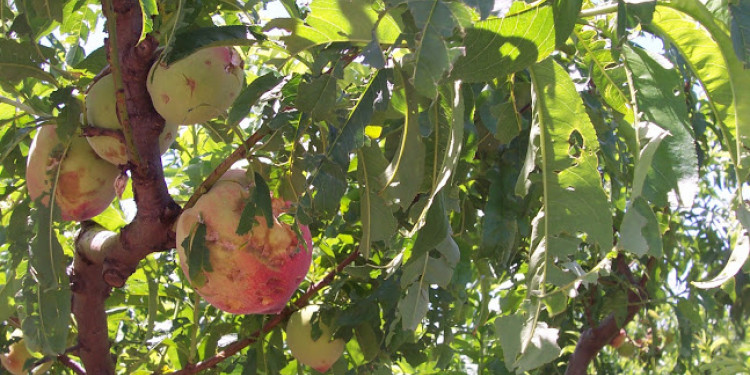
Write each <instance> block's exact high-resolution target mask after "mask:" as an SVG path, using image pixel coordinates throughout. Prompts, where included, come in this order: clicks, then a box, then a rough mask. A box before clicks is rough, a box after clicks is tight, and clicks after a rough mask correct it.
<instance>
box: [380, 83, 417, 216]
mask: <svg viewBox="0 0 750 375" xmlns="http://www.w3.org/2000/svg"><path fill="white" fill-rule="evenodd" d="M400 74H401V75H402V77H403V82H404V87H405V92H406V94H405V95H406V98H407V100H406V105H407V112H406V119H405V123H404V127H403V130H402V132H401V143H400V144H399V146H398V149H397V151H396V155H395V156H394V157H393V160H391V162H390V163H389V164H388V167H387V168H386V169H385V171H384V172H383V174H382V175H381V176H380V178H381V180H382V181H385V182H384V183H383V184H382V185H383V186H384V188H383V189H382V190H381V191H380V192H379V194H385V196H386V197H387V199H389V200H392V201H395V202H396V203H397V204H398V205H400V206H401V207H403V208H407V207H409V205H411V203H412V201H413V200H414V197H415V196H416V195H417V193H418V192H419V189H420V187H421V184H422V176H423V175H424V160H425V146H424V143H422V139H421V136H420V135H419V118H418V116H419V115H418V112H419V105H418V99H417V97H416V92H415V91H414V87H413V86H411V85H410V84H409V83H408V82H406V77H404V76H403V75H404V72H403V71H402V72H400Z"/></svg>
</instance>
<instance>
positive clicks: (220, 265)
mask: <svg viewBox="0 0 750 375" xmlns="http://www.w3.org/2000/svg"><path fill="white" fill-rule="evenodd" d="M251 189H252V187H251V186H250V180H249V179H248V178H247V177H245V171H241V170H230V171H228V172H227V173H226V174H225V175H224V176H222V178H221V179H220V180H219V181H218V182H217V183H216V184H215V185H214V186H213V187H212V188H211V190H209V191H208V193H206V194H204V195H203V196H201V197H200V199H198V201H197V202H196V204H195V206H193V207H192V208H189V209H187V210H185V211H184V212H183V213H182V215H181V216H180V218H179V219H178V221H177V225H176V234H177V238H176V240H177V251H178V253H179V255H180V266H181V267H182V270H183V272H184V273H185V275H189V268H188V265H187V257H186V255H185V249H184V248H183V247H182V243H183V241H184V240H185V238H186V237H187V236H188V235H192V233H193V232H194V230H195V228H196V227H197V224H198V223H201V222H202V223H203V224H205V225H206V247H207V248H208V249H209V251H210V256H209V259H210V262H211V267H212V271H211V272H204V275H205V277H206V282H205V283H204V284H203V285H201V286H199V287H195V285H194V287H195V289H196V291H197V292H198V293H199V294H200V295H201V296H202V297H203V298H205V299H206V301H208V302H209V303H210V304H211V305H213V306H215V307H217V308H218V309H221V310H223V311H226V312H229V313H233V314H271V313H278V312H280V311H281V310H282V309H283V308H284V306H285V305H286V303H287V302H288V301H289V299H290V298H291V296H292V294H293V293H294V291H295V290H296V289H297V287H299V285H300V283H301V282H302V280H304V278H305V275H307V272H308V270H309V268H310V263H311V261H312V237H311V235H310V230H309V229H308V228H307V227H306V226H304V225H300V226H299V229H300V232H301V233H302V236H303V238H304V240H305V243H299V241H298V237H297V235H296V234H295V232H294V230H293V229H292V228H291V227H290V226H289V225H288V224H285V223H281V222H279V221H278V220H277V219H276V218H277V217H278V216H279V215H280V214H281V213H283V212H284V211H286V210H287V209H288V204H286V203H284V202H283V201H281V200H280V199H273V200H272V204H273V212H274V222H273V226H272V227H271V228H268V226H267V224H266V220H265V219H264V218H262V217H256V218H255V220H256V223H255V225H254V226H253V228H252V229H251V230H250V231H249V232H248V233H246V234H244V235H238V234H237V233H236V230H237V226H238V224H239V221H240V217H241V215H242V211H243V209H244V208H245V203H246V202H247V200H248V197H249V196H250V193H251Z"/></svg>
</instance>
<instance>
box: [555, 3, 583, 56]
mask: <svg viewBox="0 0 750 375" xmlns="http://www.w3.org/2000/svg"><path fill="white" fill-rule="evenodd" d="M582 5H583V0H555V1H554V2H553V3H552V13H553V14H554V18H555V47H560V46H562V45H564V44H565V42H566V41H567V40H568V37H569V36H570V33H572V32H573V28H574V27H575V24H576V21H577V20H578V13H580V12H581V6H582Z"/></svg>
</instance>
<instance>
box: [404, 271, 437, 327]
mask: <svg viewBox="0 0 750 375" xmlns="http://www.w3.org/2000/svg"><path fill="white" fill-rule="evenodd" d="M429 303H430V299H429V296H428V295H427V285H423V284H421V283H413V284H411V286H410V287H409V289H407V290H406V296H404V298H402V299H401V300H400V301H399V302H398V314H399V316H400V317H401V326H402V327H403V329H404V330H407V331H414V330H415V329H417V327H418V326H419V324H420V323H422V319H424V317H425V316H426V315H427V310H428V308H429Z"/></svg>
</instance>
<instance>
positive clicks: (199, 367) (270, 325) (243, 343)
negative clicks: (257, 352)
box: [172, 250, 359, 375]
mask: <svg viewBox="0 0 750 375" xmlns="http://www.w3.org/2000/svg"><path fill="white" fill-rule="evenodd" d="M358 256H359V250H355V251H353V252H352V253H351V254H349V256H348V257H346V259H344V260H342V261H341V263H339V264H338V265H337V266H336V268H335V269H333V270H331V272H329V273H328V274H327V275H326V276H325V277H324V278H323V279H322V280H320V281H318V282H317V283H315V284H313V285H311V286H310V287H309V288H308V289H307V291H305V293H304V294H303V295H301V296H300V297H299V298H297V300H295V301H294V302H293V303H292V304H291V305H290V306H287V307H286V308H284V310H282V311H281V312H280V313H278V314H276V315H274V317H273V318H271V320H269V321H268V322H267V323H266V324H264V325H263V327H261V329H259V330H257V331H255V332H253V333H252V334H250V336H248V337H246V338H244V339H241V340H238V341H235V342H233V343H231V344H229V345H227V346H226V347H225V348H224V350H222V351H220V352H219V353H217V354H216V355H215V356H213V357H211V358H208V359H206V360H204V361H201V362H198V363H196V364H195V365H192V366H190V367H187V368H184V369H182V370H180V371H177V372H174V373H172V374H173V375H189V374H197V373H200V372H201V371H203V370H207V369H209V368H211V367H214V366H216V365H217V364H219V363H220V362H222V361H224V360H225V359H227V358H229V357H231V356H233V355H235V354H237V353H238V352H239V351H240V350H242V349H244V348H246V347H248V346H250V345H252V344H253V343H254V342H256V341H257V340H258V338H259V337H261V335H263V334H265V333H268V332H270V331H271V330H272V329H274V328H275V327H276V326H278V325H279V324H281V323H283V322H284V321H285V320H287V318H289V316H290V315H291V314H292V313H293V312H294V311H296V310H298V309H300V308H302V307H304V306H305V305H307V303H308V301H309V300H310V298H311V297H312V296H314V295H315V294H316V293H318V292H319V291H320V290H321V289H323V288H324V287H325V286H326V285H328V284H330V283H331V281H333V278H334V277H336V275H337V274H339V273H341V271H342V270H343V269H344V268H345V267H346V266H348V265H349V264H351V263H352V262H354V261H355V260H356V259H357V257H358Z"/></svg>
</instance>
